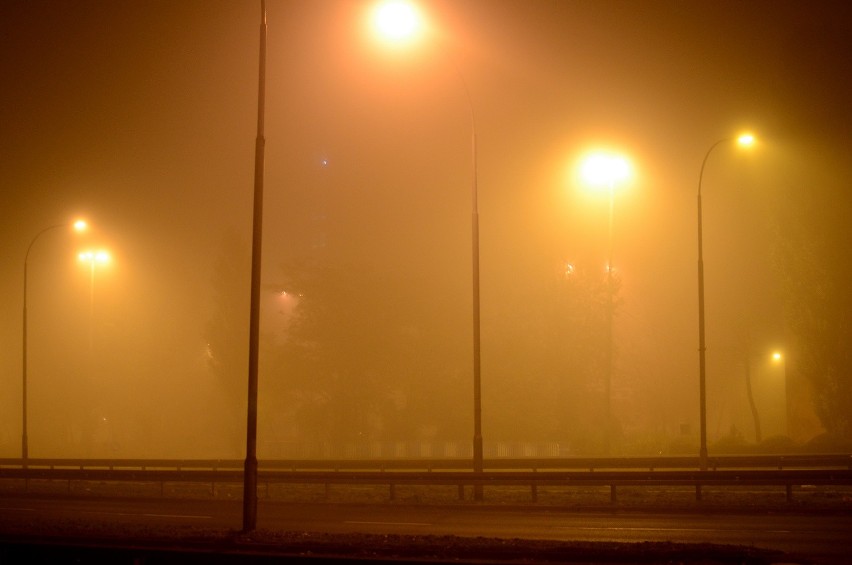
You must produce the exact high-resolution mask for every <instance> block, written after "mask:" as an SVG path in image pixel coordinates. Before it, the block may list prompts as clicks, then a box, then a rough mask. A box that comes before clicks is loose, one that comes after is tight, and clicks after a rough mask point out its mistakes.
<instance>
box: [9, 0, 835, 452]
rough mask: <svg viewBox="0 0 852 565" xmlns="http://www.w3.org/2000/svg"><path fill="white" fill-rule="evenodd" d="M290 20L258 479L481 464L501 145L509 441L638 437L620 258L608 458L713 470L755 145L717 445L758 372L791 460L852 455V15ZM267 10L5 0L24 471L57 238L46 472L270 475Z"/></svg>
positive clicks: (617, 426) (762, 401)
mask: <svg viewBox="0 0 852 565" xmlns="http://www.w3.org/2000/svg"><path fill="white" fill-rule="evenodd" d="M267 4H268V6H267V9H268V23H269V40H268V53H267V89H266V119H265V128H266V135H265V137H266V169H265V189H264V196H265V199H264V210H265V214H264V224H263V256H262V258H263V271H262V294H261V322H260V324H261V348H260V374H259V428H258V456H259V457H260V458H272V457H307V456H311V457H314V456H335V457H337V456H355V455H358V456H464V457H469V456H470V453H471V440H472V436H473V384H472V379H473V377H472V374H473V368H472V364H473V361H472V355H473V353H472V350H473V346H472V340H473V338H472V314H471V312H472V267H471V254H472V249H471V209H472V206H471V175H472V156H471V145H470V144H471V131H472V127H474V128H475V131H476V137H477V167H476V173H477V178H478V202H479V226H480V227H479V230H480V231H479V237H480V280H481V352H482V428H483V437H484V441H485V445H486V456H491V457H493V456H500V455H524V454H527V455H533V454H535V455H556V454H559V455H599V454H604V453H606V452H607V450H606V449H605V447H604V445H605V444H604V436H605V435H606V433H605V430H606V409H605V406H606V398H605V386H604V382H605V378H606V372H607V371H606V363H605V359H604V356H603V355H604V354H603V352H604V351H605V350H606V344H607V339H608V335H609V334H608V332H607V331H606V309H605V303H606V293H607V287H606V286H605V285H606V268H607V263H608V259H609V253H610V249H611V250H612V268H613V273H614V279H615V288H616V291H615V296H614V298H615V300H614V302H615V308H614V314H613V324H612V347H613V362H612V373H611V400H610V402H611V410H612V426H611V432H610V434H611V438H610V446H609V450H608V452H609V453H610V454H612V455H637V454H638V455H648V454H674V453H678V454H682V453H686V454H695V453H697V449H698V441H699V440H698V434H699V425H700V424H699V395H698V331H697V326H698V307H697V273H696V270H697V267H696V265H697V237H696V213H697V212H696V194H697V190H698V179H699V171H700V170H701V165H702V160H703V159H704V158H705V156H707V152H708V150H709V149H710V147H711V146H712V145H713V144H714V143H715V142H716V141H718V140H720V139H724V138H729V137H735V136H736V135H738V134H739V133H740V132H741V131H742V130H744V129H748V130H750V131H752V132H753V133H754V134H755V135H756V137H757V140H758V142H757V144H756V145H755V147H753V148H751V149H749V150H743V149H740V148H738V147H737V145H736V144H735V143H733V142H730V143H727V142H726V143H723V144H720V145H719V146H717V147H716V148H715V149H713V151H712V152H711V153H710V154H709V156H708V158H707V162H706V167H705V169H704V173H703V177H702V198H703V241H704V263H705V292H706V329H707V334H706V335H707V437H708V442H709V444H710V448H711V453H712V452H714V450H715V451H716V452H720V451H724V450H725V449H731V448H732V446H734V447H736V446H740V445H741V444H743V443H745V444H748V445H750V446H752V447H753V448H754V449H759V447H760V446H759V444H758V443H757V442H756V436H755V425H754V417H753V411H752V409H751V407H750V404H749V397H748V393H747V383H746V375H747V374H748V375H749V376H750V380H751V385H752V392H753V400H754V403H755V407H756V410H757V412H758V414H759V419H760V427H761V429H762V438H763V439H766V438H772V437H777V436H786V437H789V438H790V442H792V443H794V444H795V445H796V446H802V448H804V446H806V445H807V443H808V441H810V440H812V438H814V437H815V436H818V435H820V434H822V433H823V432H826V431H828V432H830V434H831V435H833V436H835V437H840V438H845V439H846V440H848V439H849V437H850V435H849V434H850V427H849V421H848V414H849V411H848V410H846V409H845V407H848V404H849V403H852V394H850V379H849V377H850V375H849V369H848V366H849V363H848V361H849V359H848V352H846V348H845V347H844V346H843V345H842V344H843V343H848V338H849V324H848V318H847V312H848V311H849V310H848V307H849V298H848V291H847V290H846V288H845V281H847V280H848V277H849V275H850V258H849V253H848V245H849V242H850V241H852V239H850V234H849V223H848V217H849V213H850V211H852V210H850V203H852V199H850V190H849V187H850V178H852V163H850V159H849V156H848V144H849V142H850V132H852V119H850V111H849V100H850V99H852V98H850V95H852V88H850V78H849V77H850V76H852V72H850V71H852V69H850V61H852V49H850V47H852V41H850V37H852V33H850V31H852V30H850V27H852V18H850V15H849V14H848V13H847V12H845V11H839V12H838V11H836V10H834V9H830V7H829V4H828V3H825V4H814V5H809V6H807V8H805V7H803V6H802V5H801V4H798V3H794V2H768V1H755V2H745V3H743V2H725V1H722V2H719V1H713V2H709V1H708V2H689V3H682V2H616V1H602V2H573V1H571V2H568V1H555V0H553V1H547V0H536V1H532V2H531V1H525V0H492V1H485V0H466V1H454V2H449V1H435V2H423V3H421V4H420V9H421V11H422V12H423V13H424V14H426V15H427V16H428V18H429V21H430V26H431V27H430V30H431V33H429V34H426V35H425V36H424V37H422V38H421V39H420V41H418V42H416V43H414V44H412V45H410V46H408V47H405V48H396V49H394V48H390V47H388V46H386V45H382V44H381V43H380V42H378V41H376V39H375V38H374V37H371V36H370V30H369V29H368V26H367V24H366V21H367V20H366V18H367V15H368V13H369V9H370V7H371V5H372V4H371V3H368V2H342V1H340V2H338V1H311V2H298V1H288V0H269V1H268V2H267ZM259 13H260V9H259V6H257V5H255V3H253V2H227V1H218V0H204V1H200V0H199V1H194V0H193V1H190V0H186V1H182V2H171V1H165V0H164V1H160V0H153V1H152V0H146V1H144V2H142V1H135V0H131V1H126V2H120V3H115V2H108V1H96V0H81V1H79V2H64V1H50V0H41V1H23V0H11V1H6V2H3V3H2V7H0V36H2V37H3V38H4V39H3V49H2V50H0V71H2V76H3V77H4V78H3V82H4V86H3V89H2V92H0V97H2V100H0V102H2V103H0V123H2V124H3V125H2V128H3V135H2V136H0V183H2V188H0V192H2V194H1V195H0V201H2V209H0V214H2V218H0V247H2V254H0V260H2V264H3V271H2V272H3V277H2V279H0V284H2V292H0V337H2V339H0V406H2V410H0V456H3V457H17V456H19V454H20V450H21V434H22V348H23V337H22V317H21V312H22V306H23V296H24V287H23V278H24V261H25V257H26V256H27V255H26V254H27V250H28V246H29V245H30V244H31V243H33V245H32V247H31V248H30V254H29V256H28V259H27V277H28V282H27V288H26V297H27V312H28V314H27V316H28V334H27V348H28V354H27V359H28V366H27V387H28V388H27V395H28V400H27V406H28V423H27V425H28V436H29V437H28V442H29V455H30V457H234V458H238V457H242V456H243V455H244V449H245V426H246V423H245V422H246V397H247V395H246V389H247V372H248V371H247V366H248V353H247V351H248V324H249V322H248V315H249V278H250V259H251V257H250V255H251V249H250V246H251V231H252V218H251V212H252V189H253V167H254V147H255V135H256V125H257V115H256V112H257V83H258V35H259V34H258V26H259V19H260V18H259V16H260V14H259ZM471 110H472V112H473V114H474V115H475V122H473V124H472V122H471ZM593 149H608V150H612V151H617V152H619V153H621V154H624V155H626V156H627V157H628V158H629V160H630V162H631V165H632V175H631V177H630V179H629V180H627V181H626V182H624V183H619V184H618V186H616V187H615V188H614V192H613V204H614V206H613V215H612V233H611V239H610V231H609V199H608V196H607V194H606V192H605V191H604V192H600V191H597V192H596V191H592V190H589V188H588V187H587V186H585V183H584V182H583V181H582V179H581V178H580V176H579V175H578V172H577V171H578V167H579V163H580V159H581V158H582V156H583V155H585V154H587V153H588V152H589V151H590V150H593ZM78 217H84V218H85V219H86V220H87V221H88V222H89V224H90V227H91V229H90V230H88V231H87V232H86V233H83V234H75V233H73V232H72V231H71V230H70V224H71V222H72V221H73V220H74V219H76V218H78ZM66 222H67V223H68V225H69V228H68V229H64V228H57V229H52V230H49V231H47V232H45V233H43V234H42V235H39V236H38V237H37V239H35V240H34V239H33V238H34V237H36V236H37V234H39V233H40V232H41V230H43V229H45V228H47V227H49V226H53V225H57V224H63V223H66ZM83 249H108V250H109V252H110V253H111V261H110V262H109V263H106V264H96V265H95V267H94V268H91V265H90V264H87V263H83V262H81V261H80V260H79V259H78V253H79V252H80V251H81V250H83ZM775 350H779V351H783V352H784V355H785V357H784V360H783V362H782V363H774V364H773V363H772V362H771V360H770V353H771V352H773V351H775ZM843 414H847V416H843Z"/></svg>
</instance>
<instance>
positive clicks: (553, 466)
mask: <svg viewBox="0 0 852 565" xmlns="http://www.w3.org/2000/svg"><path fill="white" fill-rule="evenodd" d="M707 461H708V468H709V469H712V470H719V469H748V468H771V469H821V468H838V469H852V454H848V453H829V454H792V455H717V456H711V457H709V458H708V460H707ZM243 465H244V461H243V460H242V459H56V458H29V459H27V466H28V467H29V468H78V469H98V468H101V469H174V470H182V469H211V470H228V469H231V470H242V468H243ZM258 466H259V468H260V469H271V470H282V469H287V470H291V471H298V470H314V471H319V470H335V471H336V470H344V469H345V470H377V471H390V470H424V471H438V470H466V469H470V468H471V466H472V461H471V460H470V459H467V458H465V459H462V458H444V459H432V458H423V459H274V460H272V459H270V460H261V461H259V463H258ZM5 467H23V460H22V459H20V458H0V468H5ZM484 467H485V469H486V470H530V471H539V470H562V469H566V470H567V469H570V470H576V469H585V470H589V471H594V470H601V469H647V470H651V471H653V470H659V469H698V468H699V467H700V465H699V460H698V457H692V456H666V457H540V458H532V457H524V458H499V459H486V460H485V461H484Z"/></svg>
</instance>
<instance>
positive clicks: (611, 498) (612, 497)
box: [609, 484, 618, 504]
mask: <svg viewBox="0 0 852 565" xmlns="http://www.w3.org/2000/svg"><path fill="white" fill-rule="evenodd" d="M609 502H610V504H615V503H616V502H618V495H617V494H616V490H615V485H614V484H613V485H609Z"/></svg>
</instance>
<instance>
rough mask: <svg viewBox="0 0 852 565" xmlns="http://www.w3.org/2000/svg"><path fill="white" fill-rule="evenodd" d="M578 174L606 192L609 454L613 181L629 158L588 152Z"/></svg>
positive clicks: (607, 433) (607, 427)
mask: <svg viewBox="0 0 852 565" xmlns="http://www.w3.org/2000/svg"><path fill="white" fill-rule="evenodd" d="M580 175H581V176H582V178H583V180H584V181H585V182H586V183H587V184H588V185H590V186H592V187H603V188H605V189H606V190H607V191H608V193H609V257H608V259H607V266H606V281H607V305H606V319H607V345H606V367H607V368H606V378H605V381H604V397H605V398H606V410H605V415H604V418H605V419H604V453H606V454H607V455H609V453H610V442H611V435H612V349H613V343H612V341H613V340H612V319H613V298H614V294H615V287H614V281H613V278H612V271H613V265H612V255H613V237H612V229H613V217H614V210H615V185H616V183H619V182H624V181H626V180H627V179H629V178H630V162H629V161H628V160H627V158H625V157H623V156H621V155H616V154H610V153H592V154H591V155H589V156H588V157H586V158H585V159H584V160H583V162H582V165H581V166H580Z"/></svg>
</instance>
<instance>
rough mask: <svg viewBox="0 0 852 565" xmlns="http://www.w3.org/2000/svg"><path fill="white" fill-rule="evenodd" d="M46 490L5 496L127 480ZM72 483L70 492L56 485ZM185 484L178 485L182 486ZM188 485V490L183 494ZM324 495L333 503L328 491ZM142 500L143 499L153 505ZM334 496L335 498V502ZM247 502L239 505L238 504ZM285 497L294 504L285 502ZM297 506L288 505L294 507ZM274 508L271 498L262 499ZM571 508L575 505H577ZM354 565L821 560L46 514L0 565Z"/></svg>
mask: <svg viewBox="0 0 852 565" xmlns="http://www.w3.org/2000/svg"><path fill="white" fill-rule="evenodd" d="M30 486H31V487H36V488H35V491H36V492H32V491H30V492H26V493H25V492H21V491H20V489H19V488H17V486H16V485H10V484H6V485H5V487H6V488H2V489H0V498H2V497H6V498H12V497H14V498H17V499H19V500H20V499H21V498H28V497H37V498H38V497H49V498H53V497H57V496H58V497H69V498H78V497H95V498H99V497H115V496H116V495H117V494H118V493H116V492H115V491H114V488H115V485H106V484H88V485H86V484H81V485H74V487H73V489H72V491H73V492H68V491H67V490H66V488H65V486H63V485H56V484H54V485H48V484H45V485H30ZM55 487H61V488H55ZM176 488H177V487H176ZM180 488H181V489H183V488H184V487H180ZM271 494H272V495H273V496H272V498H275V499H278V500H281V499H282V498H284V499H287V498H292V499H294V500H291V501H294V502H295V501H300V502H301V503H305V502H307V503H308V504H326V503H328V502H331V503H338V504H339V503H344V504H347V503H357V504H365V503H366V504H368V505H370V504H381V505H384V504H401V505H411V504H414V505H432V504H441V505H443V504H448V503H449V502H450V501H449V500H447V498H450V492H446V493H445V492H443V491H437V492H436V491H434V490H430V489H419V490H412V491H411V492H409V493H404V492H403V493H400V494H401V496H400V498H401V500H400V501H398V502H388V501H387V499H386V497H385V494H386V493H384V492H383V491H382V490H381V489H378V490H376V489H359V488H355V487H352V488H340V489H335V490H333V491H331V492H327V491H320V490H317V489H303V490H301V491H292V490H291V491H289V492H288V496H284V494H285V493H277V496H275V495H276V493H274V492H273V493H271ZM321 494H322V496H320V495H321ZM850 494H852V493H850V492H849V491H847V490H845V489H840V490H828V491H826V490H807V489H805V490H800V491H798V492H796V493H795V497H794V500H793V501H792V502H787V501H786V500H785V499H784V496H783V493H781V492H779V491H778V489H766V490H765V491H762V490H760V489H758V490H754V489H750V490H748V491H737V490H732V489H726V490H709V491H708V492H706V493H705V495H704V497H703V498H704V499H703V500H702V501H701V502H697V501H695V499H694V491H692V490H691V489H635V490H634V489H624V491H623V492H622V493H620V495H619V500H618V503H617V504H615V505H613V504H612V503H611V502H610V501H609V500H608V496H607V493H606V492H599V491H590V492H578V491H571V492H560V491H554V492H552V493H549V492H547V491H544V492H540V493H539V502H538V503H536V504H535V505H534V506H535V507H538V508H541V507H542V506H550V507H560V508H562V509H564V511H566V512H570V511H572V509H576V510H584V509H585V510H588V509H603V508H607V509H610V510H613V509H614V510H625V511H629V510H631V509H635V508H637V507H641V508H644V509H649V510H652V511H654V510H658V511H661V512H662V511H666V512H669V511H675V512H684V513H713V512H741V513H747V514H749V515H753V516H754V517H755V519H757V520H759V519H760V516H761V515H767V514H773V513H779V512H793V513H803V514H806V515H807V514H809V513H815V514H825V513H840V514H848V513H850V512H852V496H850ZM148 495H149V493H139V492H137V493H135V494H134V495H133V496H132V497H131V498H138V497H140V496H141V497H144V498H148ZM488 495H489V496H488V499H489V501H488V503H487V504H488V505H493V506H495V507H499V508H511V507H517V506H524V505H531V503H530V502H529V498H528V492H525V491H523V490H520V491H513V490H506V491H495V492H489V493H488ZM174 496H177V497H179V498H180V497H186V498H204V497H210V496H211V494H210V493H209V491H206V494H205V491H203V490H202V491H199V492H194V491H183V490H181V492H172V493H171V496H170V497H169V498H172V497H174ZM212 496H213V497H214V498H217V499H222V498H225V499H231V500H234V499H235V498H237V497H238V492H237V491H236V489H232V488H230V487H228V486H227V485H224V486H222V487H221V488H219V489H217V490H215V492H214V493H212ZM329 499H331V500H329ZM235 502H236V501H235ZM282 502H283V501H282ZM285 503H286V502H285ZM261 504H263V501H261ZM454 504H460V505H462V506H470V505H481V503H475V502H473V501H469V500H466V501H461V502H460V501H457V500H456V501H455V502H454ZM566 505H567V506H570V509H567V508H566ZM341 560H346V561H348V562H356V563H374V562H375V563H395V562H418V563H507V564H508V563H572V564H579V563H590V564H591V563H597V564H609V563H613V564H614V563H647V564H664V563H665V564H669V563H672V564H674V563H678V564H684V565H687V564H690V565H694V564H702V565H710V564H744V565H745V564H755V565H758V564H778V563H800V564H807V563H815V562H814V561H812V560H811V559H809V558H808V557H806V556H800V555H789V554H785V553H783V552H780V551H774V550H765V549H760V548H756V547H751V546H733V545H716V544H706V543H702V544H685V543H670V542H642V543H615V542H585V541H550V540H530V539H519V538H486V537H464V536H445V535H440V536H436V535H419V536H412V535H375V534H359V533H322V532H307V531H277V530H270V529H264V528H263V527H262V526H261V527H260V528H259V529H258V530H256V531H253V532H250V533H243V532H240V531H237V530H234V529H227V528H202V527H198V526H188V525H183V526H169V527H165V526H157V525H151V524H147V525H146V524H142V523H139V524H136V523H132V522H131V523H127V522H124V523H121V524H119V523H109V522H103V521H100V522H98V521H95V520H92V519H89V518H87V517H86V516H82V515H80V516H65V517H63V518H61V519H49V520H48V519H46V518H39V517H37V516H31V517H30V516H26V515H24V516H23V517H20V516H19V517H18V518H17V519H15V520H11V519H8V518H5V519H4V518H0V565H5V564H6V563H63V564H64V563H68V564H70V563H75V564H86V563H91V564H94V563H128V564H134V565H136V564H143V563H145V564H161V563H169V564H171V563H234V564H242V563H246V564H249V563H303V562H304V563H307V562H310V563H325V562H329V563H330V562H338V561H341Z"/></svg>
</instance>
